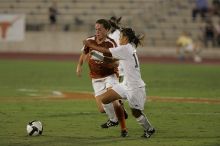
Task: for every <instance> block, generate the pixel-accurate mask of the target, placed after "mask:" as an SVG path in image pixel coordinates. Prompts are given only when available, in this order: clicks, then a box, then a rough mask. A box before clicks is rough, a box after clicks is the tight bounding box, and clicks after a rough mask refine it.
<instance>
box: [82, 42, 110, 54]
mask: <svg viewBox="0 0 220 146" xmlns="http://www.w3.org/2000/svg"><path fill="white" fill-rule="evenodd" d="M83 43H84V45H86V46H87V47H89V48H90V49H91V50H96V51H99V52H102V53H109V54H111V52H110V51H109V49H107V48H104V47H100V46H97V45H96V44H94V43H92V42H91V41H87V40H84V41H83Z"/></svg>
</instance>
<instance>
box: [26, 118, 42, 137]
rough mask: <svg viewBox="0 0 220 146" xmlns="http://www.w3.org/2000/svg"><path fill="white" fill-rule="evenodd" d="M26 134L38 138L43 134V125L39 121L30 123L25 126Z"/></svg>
mask: <svg viewBox="0 0 220 146" xmlns="http://www.w3.org/2000/svg"><path fill="white" fill-rule="evenodd" d="M27 133H28V135H29V136H38V135H41V134H42V133H43V125H42V123H41V122H40V121H36V120H34V121H31V122H29V123H28V124H27Z"/></svg>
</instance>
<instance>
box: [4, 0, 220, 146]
mask: <svg viewBox="0 0 220 146" xmlns="http://www.w3.org/2000/svg"><path fill="white" fill-rule="evenodd" d="M52 2H53V1H52V0H0V14H3V15H4V14H16V15H23V14H24V15H25V37H24V40H23V41H19V42H6V41H1V42H0V120H1V122H2V124H0V128H1V129H2V130H1V131H0V145H3V146H6V145H7V146H9V145H13V146H14V145H22V146H23V145H36V146H37V145H80V146H83V145H101V146H105V145H106V146H109V145H114V146H117V145H118V146H122V145H127V146H128V145H140V146H142V145H152V146H170V145H174V146H186V145H187V146H201V145H203V146H218V145H219V144H220V143H219V138H220V135H219V130H220V125H219V120H220V116H219V115H220V109H219V103H220V99H219V98H220V92H219V87H220V82H219V74H220V69H219V63H220V49H219V48H218V47H213V46H212V45H211V44H210V45H209V47H207V48H206V47H203V48H202V49H203V50H202V53H201V55H202V57H203V61H202V63H194V62H193V61H186V62H181V61H179V60H178V59H177V57H176V50H175V47H176V39H177V37H178V36H179V35H180V34H181V32H182V31H185V30H187V31H189V32H190V33H191V35H192V37H193V38H194V39H196V38H197V37H198V36H200V35H201V27H203V25H204V23H203V22H202V21H201V19H200V18H199V17H198V19H197V21H195V22H193V21H192V17H191V11H192V8H193V3H194V0H56V2H57V6H58V12H59V14H58V17H57V27H56V29H55V30H54V29H51V26H50V24H49V20H48V7H49V6H51V4H52ZM208 2H209V4H210V5H211V2H212V1H211V0H208ZM114 15H115V16H122V22H121V23H122V24H123V25H125V26H130V27H133V28H134V29H135V30H137V32H141V33H145V35H146V37H145V40H144V46H143V47H141V48H138V53H139V56H140V61H141V64H142V66H141V70H142V77H143V79H144V81H145V82H146V83H147V85H148V95H149V103H148V104H146V109H145V110H146V111H145V112H146V113H147V114H149V115H150V119H151V121H152V123H153V124H154V125H155V126H156V128H157V133H156V134H155V137H152V139H150V140H149V141H146V140H143V139H141V138H139V135H140V130H141V129H140V128H139V127H138V125H137V123H136V121H135V120H134V119H133V118H132V117H131V116H130V117H129V119H128V120H127V123H128V127H129V135H130V137H128V138H127V139H122V138H119V137H118V135H119V132H118V128H114V129H111V130H108V131H103V130H102V129H99V124H100V123H101V122H103V121H104V120H106V117H105V116H104V115H102V114H100V113H98V112H97V109H96V106H95V102H94V100H93V98H91V97H92V87H91V82H90V79H89V77H88V68H87V66H86V65H85V68H84V69H85V70H84V72H83V77H82V78H77V77H76V76H75V68H76V60H77V59H78V57H79V54H80V53H81V52H80V50H81V47H82V40H83V39H84V38H86V37H87V36H90V35H92V34H93V33H94V23H95V21H96V20H97V19H99V18H106V19H108V18H110V17H111V16H114ZM212 19H213V21H214V22H217V21H218V19H219V18H218V17H217V16H213V17H212ZM60 60H62V61H60ZM81 99H84V100H81ZM125 106H126V108H127V109H128V108H129V107H128V104H127V103H125ZM129 114H130V113H129ZM130 115H131V114H130ZM36 119H37V120H41V121H42V123H43V124H44V126H45V131H44V133H43V136H41V137H37V138H32V137H31V138H30V137H27V136H26V135H27V134H26V131H25V126H26V123H27V122H29V121H32V120H36ZM88 123H89V124H88Z"/></svg>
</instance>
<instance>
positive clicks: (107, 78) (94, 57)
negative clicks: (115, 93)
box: [76, 19, 128, 137]
mask: <svg viewBox="0 0 220 146" xmlns="http://www.w3.org/2000/svg"><path fill="white" fill-rule="evenodd" d="M110 28H111V25H110V24H109V22H108V21H107V20H105V19H99V20H97V21H96V24H95V31H96V34H95V36H92V37H89V38H87V40H88V41H91V42H93V43H95V44H97V45H98V46H102V47H105V48H107V49H108V48H112V47H116V46H117V45H116V43H115V41H114V40H113V39H111V38H109V37H108V31H109V30H110ZM100 56H109V57H111V54H110V53H104V54H103V53H100V52H98V51H92V52H91V51H90V48H89V47H86V46H84V47H83V48H82V54H81V56H80V58H79V62H78V65H77V69H76V73H77V75H78V76H81V72H82V65H83V63H84V61H85V59H86V58H87V59H88V65H89V69H90V77H91V79H92V86H93V89H94V92H95V99H96V103H97V106H98V109H99V111H100V112H101V113H104V112H105V113H106V114H107V115H108V117H109V120H108V121H107V122H106V123H104V124H102V125H101V127H102V128H109V127H112V126H116V125H118V122H119V123H120V125H121V136H122V137H126V136H127V135H128V132H127V128H126V125H125V116H124V110H123V108H122V106H121V105H120V103H119V101H118V100H116V101H114V102H112V103H109V104H102V102H101V99H100V95H101V94H103V93H105V92H106V91H107V90H109V89H110V88H111V87H112V86H113V85H114V84H117V83H118V77H117V67H118V63H117V62H108V61H103V60H102V59H101V58H100Z"/></svg>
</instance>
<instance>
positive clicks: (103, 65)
mask: <svg viewBox="0 0 220 146" xmlns="http://www.w3.org/2000/svg"><path fill="white" fill-rule="evenodd" d="M95 39H96V37H95V36H92V37H89V38H87V40H89V41H92V42H93V43H95V44H96V45H98V46H101V47H104V48H108V49H109V48H114V47H116V46H117V45H116V43H115V41H114V40H113V39H111V38H109V37H107V38H106V39H105V41H103V42H102V43H101V44H97V43H96V40H95ZM82 50H83V52H84V53H85V54H88V53H90V52H91V50H90V49H89V48H88V47H83V49H82ZM99 53H100V52H99ZM101 54H102V55H104V56H109V57H112V55H111V54H110V53H101ZM88 64H89V69H90V77H91V78H94V79H97V78H103V77H106V76H109V75H112V74H115V73H117V67H118V65H115V64H114V63H110V62H106V61H101V60H98V59H95V58H94V57H93V56H92V55H90V54H89V57H88Z"/></svg>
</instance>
